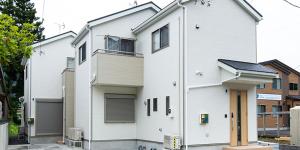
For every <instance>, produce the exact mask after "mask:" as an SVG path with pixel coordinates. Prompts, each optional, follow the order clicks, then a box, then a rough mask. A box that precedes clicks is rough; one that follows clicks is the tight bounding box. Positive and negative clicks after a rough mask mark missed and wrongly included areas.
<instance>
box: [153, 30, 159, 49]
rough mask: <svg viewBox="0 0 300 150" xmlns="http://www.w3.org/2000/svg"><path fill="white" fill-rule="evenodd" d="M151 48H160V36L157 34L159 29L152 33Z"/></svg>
mask: <svg viewBox="0 0 300 150" xmlns="http://www.w3.org/2000/svg"><path fill="white" fill-rule="evenodd" d="M152 47H153V48H152V49H153V50H158V49H160V36H159V30H157V31H155V32H153V33H152Z"/></svg>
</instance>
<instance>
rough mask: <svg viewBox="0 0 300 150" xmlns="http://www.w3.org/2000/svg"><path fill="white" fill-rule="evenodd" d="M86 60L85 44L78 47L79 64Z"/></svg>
mask: <svg viewBox="0 0 300 150" xmlns="http://www.w3.org/2000/svg"><path fill="white" fill-rule="evenodd" d="M85 60H86V43H84V44H82V45H81V46H80V47H79V64H82V63H83V62H84V61H85Z"/></svg>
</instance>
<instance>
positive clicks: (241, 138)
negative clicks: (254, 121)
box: [230, 90, 248, 146]
mask: <svg viewBox="0 0 300 150" xmlns="http://www.w3.org/2000/svg"><path fill="white" fill-rule="evenodd" d="M245 145H248V100H247V91H243V90H230V146H245Z"/></svg>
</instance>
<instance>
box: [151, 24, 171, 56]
mask: <svg viewBox="0 0 300 150" xmlns="http://www.w3.org/2000/svg"><path fill="white" fill-rule="evenodd" d="M164 27H168V44H167V45H165V46H162V45H161V43H162V38H161V36H162V35H161V29H162V28H164ZM156 32H158V36H159V48H158V49H155V48H154V33H156ZM151 45H152V54H153V53H155V52H158V51H160V50H162V49H164V48H167V47H169V46H170V25H169V24H166V25H164V26H162V27H161V28H159V29H157V30H155V31H153V32H152V33H151Z"/></svg>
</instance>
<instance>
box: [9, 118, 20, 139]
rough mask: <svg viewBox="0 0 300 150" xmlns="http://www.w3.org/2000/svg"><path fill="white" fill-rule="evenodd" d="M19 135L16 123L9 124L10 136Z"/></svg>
mask: <svg viewBox="0 0 300 150" xmlns="http://www.w3.org/2000/svg"><path fill="white" fill-rule="evenodd" d="M18 134H19V126H18V125H17V124H15V123H14V122H10V123H9V124H8V136H9V137H16V136H18Z"/></svg>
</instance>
